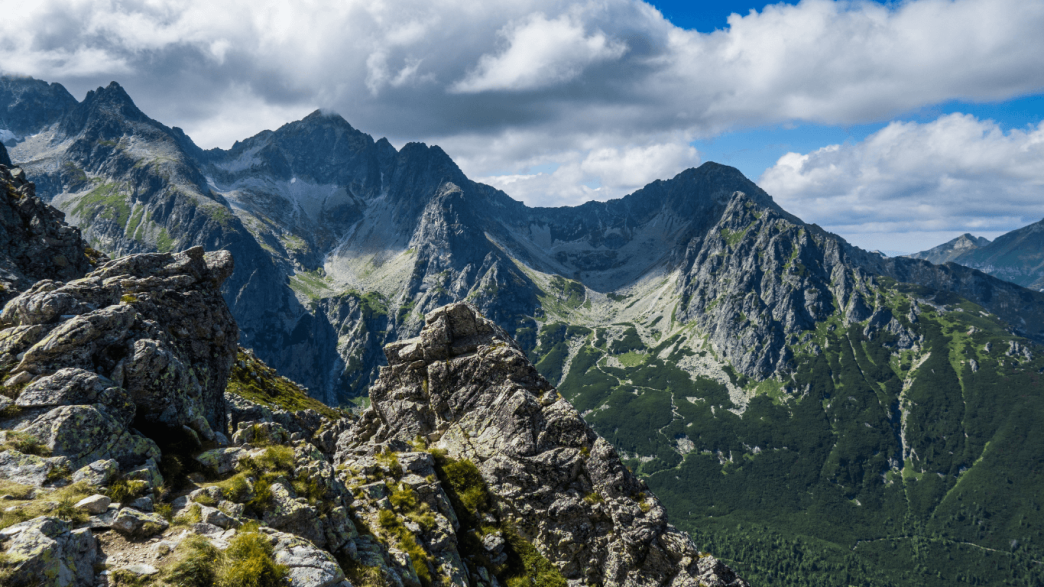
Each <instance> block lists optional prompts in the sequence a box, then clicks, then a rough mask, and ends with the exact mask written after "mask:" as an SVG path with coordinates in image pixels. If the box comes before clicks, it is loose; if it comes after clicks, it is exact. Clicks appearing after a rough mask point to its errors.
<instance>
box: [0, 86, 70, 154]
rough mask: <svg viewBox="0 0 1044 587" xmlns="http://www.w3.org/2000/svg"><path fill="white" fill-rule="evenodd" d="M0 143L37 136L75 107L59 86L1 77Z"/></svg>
mask: <svg viewBox="0 0 1044 587" xmlns="http://www.w3.org/2000/svg"><path fill="white" fill-rule="evenodd" d="M0 104H3V105H4V107H3V108H0V135H3V134H4V132H3V131H7V132H8V133H10V135H11V136H8V137H6V138H5V137H4V136H0V142H3V141H8V140H11V141H14V140H17V139H20V138H22V137H25V136H27V135H31V134H35V133H37V132H40V130H42V129H43V128H45V127H47V126H49V125H51V124H54V123H55V122H57V121H58V120H59V119H60V118H61V117H62V116H64V115H65V113H66V112H68V111H69V110H70V109H72V108H73V107H75V106H76V98H73V96H72V94H70V93H69V92H68V91H67V90H66V89H65V88H64V87H63V86H62V85H61V84H56V83H52V84H49V83H47V82H45V81H42V80H38V79H33V78H31V77H28V76H6V75H5V76H0Z"/></svg>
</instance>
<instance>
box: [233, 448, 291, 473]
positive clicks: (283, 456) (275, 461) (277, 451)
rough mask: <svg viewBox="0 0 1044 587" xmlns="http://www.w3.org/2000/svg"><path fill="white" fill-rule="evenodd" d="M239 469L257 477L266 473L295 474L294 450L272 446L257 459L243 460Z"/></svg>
mask: <svg viewBox="0 0 1044 587" xmlns="http://www.w3.org/2000/svg"><path fill="white" fill-rule="evenodd" d="M238 467H239V468H240V470H243V471H248V472H250V473H253V474H254V476H256V477H261V476H263V475H265V474H266V473H286V474H289V473H293V471H294V449H292V448H290V447H288V446H270V447H268V448H266V449H265V452H263V453H261V455H259V456H257V457H250V458H246V459H241V460H240V461H239V465H238Z"/></svg>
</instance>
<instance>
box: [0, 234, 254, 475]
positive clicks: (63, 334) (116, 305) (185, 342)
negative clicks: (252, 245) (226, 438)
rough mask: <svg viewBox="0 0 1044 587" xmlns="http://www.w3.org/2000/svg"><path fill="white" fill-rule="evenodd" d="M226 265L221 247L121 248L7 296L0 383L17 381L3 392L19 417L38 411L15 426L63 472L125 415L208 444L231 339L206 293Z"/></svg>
mask: <svg viewBox="0 0 1044 587" xmlns="http://www.w3.org/2000/svg"><path fill="white" fill-rule="evenodd" d="M231 271H232V257H231V255H229V254H228V253H227V252H224V251H219V252H216V253H206V254H204V252H203V248H202V247H196V248H193V249H189V250H188V251H186V252H184V253H180V254H177V255H170V254H165V253H164V254H146V255H132V256H128V257H124V258H121V259H119V260H116V261H109V262H107V263H105V264H103V265H102V266H100V267H99V268H98V269H96V270H94V271H92V272H91V273H89V274H88V275H87V276H86V277H84V278H82V279H77V280H74V281H71V282H68V283H64V284H63V283H59V282H56V281H51V280H43V281H40V282H38V283H36V284H35V285H33V286H32V287H31V288H29V289H28V290H27V291H25V292H23V293H22V294H20V295H19V296H18V297H16V298H15V299H13V300H11V301H10V302H9V303H8V304H7V305H6V306H5V307H4V310H3V312H0V323H2V325H3V326H5V327H6V329H5V330H4V331H3V332H2V333H0V337H2V336H3V335H4V334H8V338H7V340H10V341H12V343H11V344H10V345H3V344H2V343H0V350H5V351H7V352H3V353H2V354H0V365H2V366H3V367H5V368H7V369H8V378H7V381H6V385H8V386H14V385H19V384H23V383H24V384H28V386H27V387H26V388H25V389H24V390H23V391H22V393H21V394H20V395H19V396H18V397H17V399H16V400H15V403H16V404H17V405H18V406H19V407H21V408H23V410H24V411H23V414H25V415H31V414H33V413H35V412H38V411H42V410H49V411H46V413H44V414H41V415H40V416H39V417H37V418H35V419H31V420H28V419H27V420H26V421H25V426H26V427H27V429H28V430H30V431H33V432H35V433H38V436H39V437H40V439H41V440H42V441H44V442H45V443H46V444H47V445H48V448H50V449H51V450H52V451H54V452H56V453H59V452H60V453H64V454H67V456H70V458H72V460H73V461H74V462H75V463H76V464H75V465H74V467H75V468H79V467H80V466H83V465H86V464H88V463H90V462H92V461H94V460H97V459H98V458H107V457H104V455H103V454H102V453H105V452H106V450H108V449H99V448H98V447H99V446H101V445H103V444H105V443H112V442H117V441H118V440H114V438H117V437H118V436H119V431H120V430H126V428H127V427H128V426H129V425H130V424H131V423H135V424H136V426H137V427H138V428H139V429H142V428H144V427H145V426H146V425H151V426H157V425H158V426H164V427H167V428H173V429H178V430H181V429H184V430H186V431H191V433H192V434H195V435H196V436H198V437H199V439H201V440H213V439H214V438H215V432H220V431H222V430H224V428H225V421H226V415H225V403H224V399H223V393H224V388H225V385H226V382H227V378H228V372H229V369H230V367H231V364H232V360H233V358H234V357H235V350H236V340H237V338H238V330H237V328H236V324H235V321H234V320H233V319H232V316H231V314H230V313H229V312H228V308H227V307H226V306H225V304H224V302H223V300H222V299H221V295H220V291H219V289H218V288H219V287H220V284H221V282H222V281H224V279H225V278H227V277H228V275H229V274H230V273H231ZM12 339H14V340H12ZM5 342H7V341H5ZM4 346H7V347H8V348H3V347H4ZM23 417H24V416H23ZM66 430H67V431H68V434H72V435H73V437H70V438H69V441H70V442H69V444H70V446H68V447H66V446H65V444H64V441H63V438H64V436H63V435H64V434H66V432H65V431H66ZM84 434H87V437H86V438H85V437H84V436H83V435H84ZM45 439H46V440H45ZM129 450H131V452H135V451H136V450H137V449H136V448H134V449H129ZM150 456H151V455H150ZM124 457H125V455H124V454H123V453H119V455H118V456H117V455H114V457H113V458H116V459H117V460H118V461H119V460H121V459H122V458H124ZM127 458H130V457H127ZM84 459H87V460H84Z"/></svg>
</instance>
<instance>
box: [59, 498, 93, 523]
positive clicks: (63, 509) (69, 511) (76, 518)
mask: <svg viewBox="0 0 1044 587" xmlns="http://www.w3.org/2000/svg"><path fill="white" fill-rule="evenodd" d="M75 505H76V502H75V501H73V500H72V498H71V497H62V498H61V499H60V500H59V501H58V507H56V508H55V509H54V515H56V516H58V517H59V518H61V519H63V520H65V521H68V522H73V523H80V522H86V521H87V518H88V517H90V516H89V515H88V514H87V512H85V511H83V510H78V509H76V508H75V507H74V506H75Z"/></svg>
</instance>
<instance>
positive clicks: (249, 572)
mask: <svg viewBox="0 0 1044 587" xmlns="http://www.w3.org/2000/svg"><path fill="white" fill-rule="evenodd" d="M174 556H175V561H174V563H173V564H171V565H170V566H168V567H167V569H166V570H165V571H164V573H163V579H164V580H165V581H167V582H168V583H170V584H171V585H179V586H182V587H210V586H214V587H278V586H281V585H284V584H285V583H284V581H285V579H286V577H287V574H288V573H289V568H288V567H286V566H285V565H280V564H276V562H275V558H274V557H273V549H272V544H271V543H270V542H269V540H268V538H267V537H266V536H265V535H264V534H261V533H258V532H240V533H238V534H236V535H235V536H234V537H233V538H232V540H231V541H230V542H229V545H228V548H227V549H225V551H223V552H222V551H221V550H219V549H217V548H215V547H214V546H213V545H212V544H211V543H210V541H209V540H207V539H206V538H203V537H202V536H189V537H188V538H186V539H185V540H184V541H183V542H182V543H181V544H179V545H178V548H177V550H176V551H175V553H174Z"/></svg>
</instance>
